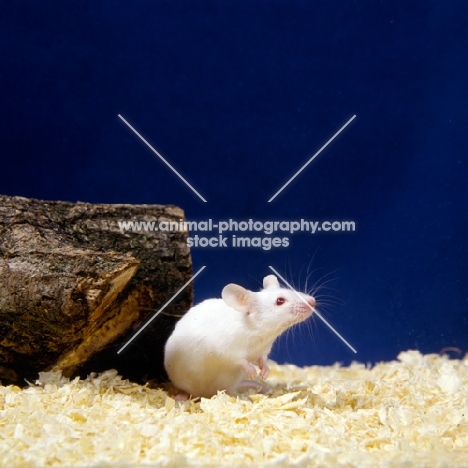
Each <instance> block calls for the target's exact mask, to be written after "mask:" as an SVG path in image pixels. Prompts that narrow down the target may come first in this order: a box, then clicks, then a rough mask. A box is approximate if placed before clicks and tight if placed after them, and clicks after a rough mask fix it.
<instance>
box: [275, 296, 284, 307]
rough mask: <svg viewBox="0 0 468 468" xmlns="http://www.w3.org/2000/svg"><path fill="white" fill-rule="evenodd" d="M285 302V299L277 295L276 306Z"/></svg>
mask: <svg viewBox="0 0 468 468" xmlns="http://www.w3.org/2000/svg"><path fill="white" fill-rule="evenodd" d="M285 302H286V299H285V298H284V297H278V299H276V305H277V306H280V305H283V304H284V303H285Z"/></svg>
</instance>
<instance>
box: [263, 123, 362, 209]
mask: <svg viewBox="0 0 468 468" xmlns="http://www.w3.org/2000/svg"><path fill="white" fill-rule="evenodd" d="M355 118H356V116H355V115H353V116H352V117H351V118H350V119H349V120H348V121H347V122H346V123H345V124H344V125H343V126H342V127H341V128H340V129H339V130H338V131H337V132H336V133H335V134H334V135H333V136H332V137H331V138H330V139H329V140H328V141H327V142H326V143H325V144H324V145H323V146H322V147H321V148H320V149H319V150H318V151H317V152H316V153H315V154H314V155H313V156H312V157H311V158H310V159H309V160H308V161H307V162H306V163H305V164H304V165H303V166H302V167H301V168H300V169H299V170H298V171H297V172H296V173H295V174H294V175H293V176H292V177H291V178H290V179H289V180H288V181H287V182H286V183H285V184H284V185H283V186H282V187H281V188H280V189H279V190H278V191H277V192H276V193H275V194H274V195H273V196H272V197H271V198H270V199H269V200H268V203H270V202H271V201H273V200H274V199H275V198H276V197H277V196H278V195H279V194H280V193H281V192H282V191H283V190H284V189H285V188H286V187H287V186H288V185H289V184H290V183H291V182H292V181H293V180H294V179H295V178H296V177H297V176H298V175H299V174H300V173H301V172H302V171H303V170H304V169H305V168H306V167H307V166H308V165H309V164H310V163H311V162H312V161H313V160H314V159H315V158H316V157H317V156H318V155H319V154H320V153H321V152H322V151H323V150H324V149H325V148H326V147H327V146H328V145H329V144H330V143H331V142H332V141H333V140H334V139H335V138H336V137H337V136H338V135H339V134H340V133H341V132H342V131H343V130H344V129H345V128H346V127H347V126H348V125H349V124H350V123H351V122H352V121H353V120H354V119H355Z"/></svg>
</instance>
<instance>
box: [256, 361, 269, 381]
mask: <svg viewBox="0 0 468 468" xmlns="http://www.w3.org/2000/svg"><path fill="white" fill-rule="evenodd" d="M258 367H259V368H260V377H261V378H262V379H263V380H265V379H266V378H267V377H268V375H269V374H270V368H269V367H268V364H267V362H266V359H265V358H264V357H263V356H262V357H261V358H260V359H259V360H258Z"/></svg>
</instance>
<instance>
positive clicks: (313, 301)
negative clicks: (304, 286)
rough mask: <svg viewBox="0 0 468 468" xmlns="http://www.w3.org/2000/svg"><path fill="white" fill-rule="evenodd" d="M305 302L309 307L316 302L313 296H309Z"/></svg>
mask: <svg viewBox="0 0 468 468" xmlns="http://www.w3.org/2000/svg"><path fill="white" fill-rule="evenodd" d="M307 302H308V304H309V305H310V307H315V304H316V302H315V299H314V298H313V297H311V298H310V299H309V300H308V301H307Z"/></svg>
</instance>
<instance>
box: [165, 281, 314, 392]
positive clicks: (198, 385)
mask: <svg viewBox="0 0 468 468" xmlns="http://www.w3.org/2000/svg"><path fill="white" fill-rule="evenodd" d="M263 287H264V289H262V290H261V291H260V292H252V291H249V290H247V289H245V288H243V287H242V286H238V285H237V284H228V285H227V286H225V287H224V289H223V291H222V299H207V300H205V301H203V302H201V303H200V304H198V305H196V306H194V307H192V308H191V309H190V310H189V311H188V312H187V313H186V314H185V315H184V316H183V317H182V318H181V319H180V320H179V322H178V323H177V325H176V327H175V329H174V331H173V332H172V334H171V336H170V337H169V339H168V340H167V343H166V347H165V355H164V365H165V368H166V371H167V374H168V375H169V378H170V380H171V382H172V383H173V384H174V385H175V386H176V387H177V389H178V390H179V391H180V392H181V393H180V394H179V397H182V398H184V397H187V396H188V395H192V396H193V397H211V396H213V395H215V394H216V393H217V392H218V390H226V392H227V393H228V394H230V395H232V394H234V393H235V392H236V391H237V390H238V389H240V388H244V387H250V388H257V389H258V388H259V387H260V388H261V387H262V385H261V384H260V383H259V382H254V381H253V379H255V378H256V377H257V370H256V368H255V366H254V364H257V365H258V367H259V369H260V377H261V378H262V379H266V378H267V377H268V373H269V368H268V365H267V358H268V354H269V353H270V351H271V347H272V345H273V342H274V341H275V340H276V338H277V337H278V336H279V335H281V333H283V332H284V331H285V330H286V329H288V328H289V327H291V326H292V325H294V324H296V323H299V322H302V321H303V320H306V319H307V318H308V317H310V316H311V314H312V312H313V310H312V309H313V308H314V307H315V299H314V298H313V297H311V296H308V295H306V294H303V293H299V292H296V291H293V290H290V289H285V288H281V287H280V284H279V282H278V279H277V278H276V276H274V275H269V276H267V277H265V278H264V280H263ZM245 376H247V377H248V378H249V379H251V380H243V379H244V378H245Z"/></svg>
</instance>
